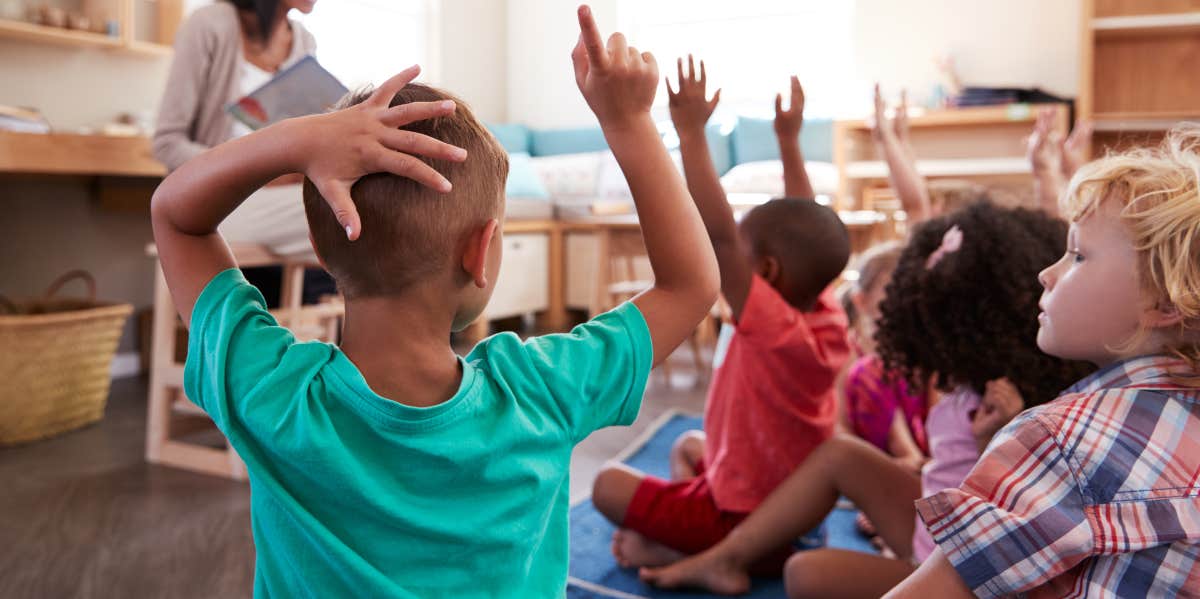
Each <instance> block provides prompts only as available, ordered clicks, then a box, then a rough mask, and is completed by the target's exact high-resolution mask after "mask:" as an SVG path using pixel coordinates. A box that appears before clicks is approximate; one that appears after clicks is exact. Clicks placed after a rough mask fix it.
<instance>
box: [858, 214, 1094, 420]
mask: <svg viewBox="0 0 1200 599" xmlns="http://www.w3.org/2000/svg"><path fill="white" fill-rule="evenodd" d="M955 225H957V226H958V228H959V229H960V230H961V231H962V233H963V240H962V246H961V248H960V249H959V250H958V251H954V252H951V253H947V254H945V256H944V257H943V258H942V259H941V260H940V261H938V262H936V264H934V265H933V266H932V267H931V268H926V267H925V264H926V261H927V260H928V258H929V256H930V254H932V253H933V252H934V250H936V249H937V248H938V247H940V246H941V245H942V239H943V236H944V235H945V234H946V232H947V231H948V230H949V229H950V228H951V227H953V226H955ZM1066 240H1067V224H1066V223H1065V222H1063V221H1061V220H1059V219H1056V218H1052V217H1050V216H1049V215H1047V214H1045V213H1044V212H1041V211H1034V210H1028V209H1024V208H1002V207H999V206H997V205H995V204H993V203H991V202H989V201H981V202H976V203H973V204H971V205H969V206H967V207H965V208H963V209H961V210H958V211H955V212H953V213H951V214H947V215H944V216H941V217H939V218H935V219H931V220H929V221H926V222H924V223H922V224H921V225H919V226H917V227H916V228H915V230H914V231H913V233H912V236H911V238H910V239H909V241H908V245H907V246H906V247H905V248H904V251H903V253H902V254H901V256H900V262H899V264H898V265H897V266H896V270H895V273H894V274H893V275H892V281H891V283H890V284H889V285H888V287H887V290H886V297H885V298H884V300H883V303H882V304H881V305H880V311H881V312H882V318H881V320H880V323H879V328H878V331H877V332H876V337H875V339H876V342H877V343H878V346H879V354H880V356H881V357H882V358H883V361H884V364H886V366H887V367H888V369H891V370H892V371H893V372H896V373H898V374H899V375H902V376H903V377H904V378H905V379H906V380H907V382H908V383H909V384H910V385H912V386H913V388H914V389H924V388H925V386H926V381H927V380H929V377H931V376H932V377H935V378H934V380H936V383H935V384H936V385H937V387H938V388H939V389H941V390H943V391H950V390H952V389H954V388H955V387H960V386H961V387H967V388H970V389H972V390H974V391H975V392H976V393H979V394H981V395H982V394H983V392H984V386H985V384H986V383H987V382H988V381H990V380H993V379H998V378H1001V377H1007V378H1008V379H1009V380H1010V381H1012V383H1013V384H1014V385H1016V387H1017V388H1018V389H1019V390H1020V391H1021V396H1022V398H1024V400H1025V406H1026V407H1030V406H1034V405H1038V404H1042V403H1045V402H1047V401H1050V400H1052V399H1054V398H1055V397H1057V396H1058V394H1059V393H1061V392H1062V391H1063V390H1064V389H1066V388H1067V387H1069V386H1070V385H1071V384H1072V383H1074V382H1076V381H1078V380H1079V379H1081V378H1083V377H1084V376H1086V375H1087V374H1088V373H1090V372H1091V371H1093V370H1094V367H1093V366H1091V365H1089V364H1086V363H1082V362H1071V361H1066V360H1061V359H1059V358H1055V357H1053V356H1049V355H1047V354H1045V353H1043V352H1042V351H1041V350H1040V349H1038V346H1037V332H1038V323H1037V313H1038V300H1039V298H1040V297H1041V293H1042V287H1041V285H1040V284H1039V283H1038V280H1037V276H1038V273H1039V272H1040V271H1041V270H1042V269H1044V268H1046V267H1047V266H1049V265H1051V264H1053V263H1054V262H1055V261H1057V260H1058V259H1059V256H1060V255H1061V254H1062V251H1063V248H1065V247H1066V242H1067V241H1066Z"/></svg>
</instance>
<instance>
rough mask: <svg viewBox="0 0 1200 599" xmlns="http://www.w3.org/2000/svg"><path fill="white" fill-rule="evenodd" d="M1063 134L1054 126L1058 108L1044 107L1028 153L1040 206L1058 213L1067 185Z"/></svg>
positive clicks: (1027, 156) (1026, 152)
mask: <svg viewBox="0 0 1200 599" xmlns="http://www.w3.org/2000/svg"><path fill="white" fill-rule="evenodd" d="M1062 152H1063V136H1062V132H1061V131H1057V130H1055V128H1054V109H1053V108H1042V109H1041V111H1039V112H1038V115H1037V121H1035V122H1034V125H1033V133H1031V134H1030V135H1029V141H1028V144H1027V146H1026V150H1025V156H1026V158H1028V159H1029V168H1030V170H1032V171H1033V195H1034V197H1035V198H1036V199H1037V203H1038V207H1040V208H1041V209H1042V210H1043V211H1044V212H1046V213H1047V214H1051V215H1058V196H1059V194H1060V193H1062V191H1063V189H1064V188H1065V187H1066V185H1067V181H1066V179H1065V178H1064V177H1063V171H1064V169H1063V154H1062Z"/></svg>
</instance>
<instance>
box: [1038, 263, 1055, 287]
mask: <svg viewBox="0 0 1200 599" xmlns="http://www.w3.org/2000/svg"><path fill="white" fill-rule="evenodd" d="M1055 266H1057V264H1052V265H1050V266H1047V267H1046V268H1044V269H1042V272H1039V273H1038V283H1041V284H1042V288H1043V289H1045V290H1047V291H1049V290H1050V288H1051V287H1053V286H1054V276H1053V275H1054V267H1055Z"/></svg>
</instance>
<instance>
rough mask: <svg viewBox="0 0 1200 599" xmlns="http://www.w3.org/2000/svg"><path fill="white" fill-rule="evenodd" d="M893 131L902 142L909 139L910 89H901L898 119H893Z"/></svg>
mask: <svg viewBox="0 0 1200 599" xmlns="http://www.w3.org/2000/svg"><path fill="white" fill-rule="evenodd" d="M892 129H893V130H894V131H895V132H896V137H897V138H899V139H900V140H907V139H908V89H906V88H901V89H900V105H899V106H897V107H896V118H894V119H892Z"/></svg>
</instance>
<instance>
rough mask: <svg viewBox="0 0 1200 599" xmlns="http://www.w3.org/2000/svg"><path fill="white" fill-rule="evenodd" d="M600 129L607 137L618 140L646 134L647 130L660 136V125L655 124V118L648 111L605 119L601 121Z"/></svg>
mask: <svg viewBox="0 0 1200 599" xmlns="http://www.w3.org/2000/svg"><path fill="white" fill-rule="evenodd" d="M600 129H601V130H603V131H604V135H605V136H606V137H609V138H616V139H617V140H620V139H623V138H626V137H631V136H632V137H637V136H640V135H645V134H646V133H647V132H652V133H653V134H654V136H655V137H657V136H658V127H656V126H655V125H654V119H652V118H650V113H648V112H646V113H639V114H631V115H622V116H620V117H615V118H607V119H603V120H601V121H600Z"/></svg>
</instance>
